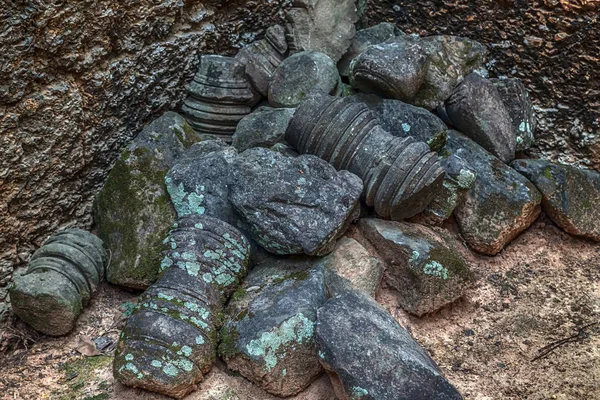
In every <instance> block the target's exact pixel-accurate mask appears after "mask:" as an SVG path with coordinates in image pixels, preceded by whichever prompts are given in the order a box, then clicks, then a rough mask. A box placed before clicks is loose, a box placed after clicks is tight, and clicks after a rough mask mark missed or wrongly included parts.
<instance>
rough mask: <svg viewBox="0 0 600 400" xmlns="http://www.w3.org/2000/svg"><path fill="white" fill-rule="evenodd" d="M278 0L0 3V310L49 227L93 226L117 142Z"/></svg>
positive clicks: (275, 18) (259, 28) (248, 37)
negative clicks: (205, 57)
mask: <svg viewBox="0 0 600 400" xmlns="http://www.w3.org/2000/svg"><path fill="white" fill-rule="evenodd" d="M288 3H289V2H288V1H287V0H276V1H266V0H260V1H241V0H239V1H238V0H231V1H225V2H223V1H220V0H208V1H202V2H200V1H196V0H185V1H183V0H163V1H151V0H140V1H137V2H127V3H123V2H120V1H115V0H90V1H83V2H59V1H55V2H45V3H39V2H35V3H31V4H29V5H28V6H27V7H24V6H23V5H22V4H21V3H20V2H13V3H10V2H9V3H3V4H4V5H3V6H2V7H1V10H0V48H2V49H3V51H2V55H1V56H0V66H1V67H0V319H1V316H2V310H3V308H2V306H1V305H2V302H3V300H4V298H5V296H6V286H7V285H8V283H9V281H10V278H11V275H12V271H13V269H14V267H15V266H17V265H18V264H19V263H22V262H24V261H26V260H27V258H28V257H29V255H30V254H31V253H32V251H33V250H35V248H36V247H38V246H39V245H41V243H42V242H43V240H44V239H45V238H46V237H47V236H48V235H49V234H51V233H52V232H53V231H54V230H55V229H56V228H57V227H59V226H63V225H71V224H75V225H79V226H82V227H86V228H89V227H90V225H91V212H90V211H91V203H92V199H93V197H94V196H95V195H96V193H97V191H98V190H99V188H100V186H101V185H102V183H103V181H104V179H105V178H106V176H107V174H108V172H109V170H110V167H111V166H112V164H113V163H114V161H115V159H116V158H117V156H118V155H119V153H120V151H121V149H122V148H123V146H124V145H125V144H126V143H127V142H128V141H129V140H130V139H131V138H133V137H134V136H135V135H136V134H137V133H138V132H139V131H140V130H141V128H142V127H143V126H144V125H145V124H147V123H148V122H149V121H151V120H152V118H153V117H156V116H158V115H159V113H161V112H163V111H165V110H167V109H172V108H176V107H177V106H178V104H180V101H181V100H182V98H183V97H184V95H185V93H184V88H183V87H184V84H185V83H186V82H187V81H189V80H190V79H191V78H192V76H193V74H194V72H195V70H196V67H197V60H198V57H197V56H198V54H200V53H211V52H214V53H221V54H228V53H234V52H235V51H236V50H237V48H239V47H240V46H242V45H244V44H246V43H248V42H251V41H253V40H255V38H257V37H258V36H260V35H262V34H263V32H264V29H265V28H266V27H268V26H270V25H271V24H274V23H281V22H282V20H283V13H282V10H283V9H284V8H285V7H286V6H287V5H288Z"/></svg>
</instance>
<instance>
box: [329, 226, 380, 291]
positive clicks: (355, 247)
mask: <svg viewBox="0 0 600 400" xmlns="http://www.w3.org/2000/svg"><path fill="white" fill-rule="evenodd" d="M323 262H324V263H325V265H326V266H327V269H328V270H329V271H331V272H333V273H335V274H336V275H338V276H339V277H341V278H343V279H345V280H346V281H348V282H349V283H350V286H351V287H352V288H354V290H358V291H360V292H364V293H366V294H368V295H369V296H373V297H374V296H375V293H376V291H377V289H378V288H379V284H380V283H381V278H382V277H383V265H382V264H381V262H380V261H379V260H378V259H377V258H376V257H373V256H372V255H371V254H370V253H369V251H368V250H367V249H365V248H364V247H363V245H361V244H360V243H358V242H357V241H356V240H354V239H352V238H349V237H343V238H341V239H340V240H339V241H338V242H337V246H336V247H335V250H334V251H333V252H332V253H331V254H329V255H328V256H327V257H326V258H325V259H324V260H323Z"/></svg>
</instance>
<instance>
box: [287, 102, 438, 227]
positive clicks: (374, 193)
mask: <svg viewBox="0 0 600 400" xmlns="http://www.w3.org/2000/svg"><path fill="white" fill-rule="evenodd" d="M286 140H287V141H288V142H289V143H290V144H292V146H294V147H295V148H296V150H298V152H299V153H301V154H304V153H310V154H314V155H317V156H319V157H321V158H323V159H324V160H327V161H328V162H330V163H331V164H332V165H333V166H334V167H336V168H337V169H338V170H344V169H345V170H348V171H350V172H352V173H354V174H356V175H358V176H359V177H360V178H362V180H363V182H364V190H363V196H364V198H365V201H366V203H367V205H369V206H374V207H375V211H376V212H377V214H379V215H380V216H382V217H385V218H387V217H390V218H392V219H394V220H401V219H404V218H409V217H412V216H413V215H415V214H417V213H419V212H421V211H423V209H424V208H425V207H426V206H427V204H429V202H430V201H431V199H432V198H433V196H434V195H435V194H436V193H437V191H438V190H439V188H440V186H441V184H442V181H443V178H444V169H443V167H442V166H441V164H440V162H439V161H438V157H437V155H436V154H435V153H433V152H431V151H430V149H429V146H428V145H427V144H425V143H423V142H417V141H415V140H414V139H412V138H410V137H404V138H399V137H394V136H392V135H390V134H389V133H388V132H386V131H385V130H383V128H381V126H380V125H379V123H378V121H377V119H376V118H375V116H374V115H373V113H372V112H371V111H369V108H368V107H367V106H366V105H365V104H364V103H361V102H358V101H355V100H354V99H352V98H348V97H345V98H336V97H332V96H328V95H326V94H324V93H319V92H315V93H313V94H311V95H310V96H309V97H308V99H307V100H306V101H304V102H303V103H302V104H301V105H300V106H299V107H298V110H297V111H296V113H295V114H294V117H293V118H292V120H291V122H290V125H289V127H288V130H287V131H286Z"/></svg>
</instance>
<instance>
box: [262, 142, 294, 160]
mask: <svg viewBox="0 0 600 400" xmlns="http://www.w3.org/2000/svg"><path fill="white" fill-rule="evenodd" d="M269 149H271V150H273V151H276V152H277V153H281V154H283V155H284V156H288V157H298V156H299V155H300V154H298V152H297V151H296V150H294V148H293V147H291V146H290V145H289V144H286V143H275V144H274V145H273V146H271V147H269Z"/></svg>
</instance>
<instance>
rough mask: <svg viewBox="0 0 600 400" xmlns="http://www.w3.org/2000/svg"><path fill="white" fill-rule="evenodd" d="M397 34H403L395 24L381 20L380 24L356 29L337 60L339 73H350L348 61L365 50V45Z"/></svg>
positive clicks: (380, 41)
mask: <svg viewBox="0 0 600 400" xmlns="http://www.w3.org/2000/svg"><path fill="white" fill-rule="evenodd" d="M399 35H403V33H402V32H401V31H400V30H399V29H398V28H397V27H396V25H394V24H392V23H390V22H382V23H381V24H377V25H375V26H371V27H369V28H366V29H361V30H359V31H357V32H356V35H355V36H354V38H353V39H352V43H351V44H350V48H349V49H348V51H347V52H346V54H344V55H343V56H342V58H341V59H340V61H339V62H338V70H339V71H340V75H342V76H348V75H350V63H351V62H352V60H354V59H355V58H356V57H358V55H360V54H361V53H362V52H363V51H365V50H366V49H367V47H369V46H370V45H373V44H379V43H383V42H385V41H386V40H388V39H390V38H393V37H395V36H399Z"/></svg>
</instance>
